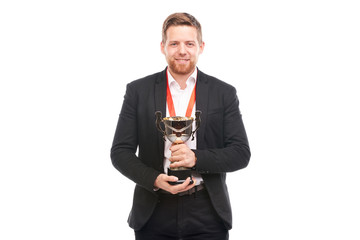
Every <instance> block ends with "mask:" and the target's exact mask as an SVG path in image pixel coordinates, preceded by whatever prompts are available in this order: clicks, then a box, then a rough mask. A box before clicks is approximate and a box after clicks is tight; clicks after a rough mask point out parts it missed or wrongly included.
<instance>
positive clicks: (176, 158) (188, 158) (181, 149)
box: [169, 144, 196, 168]
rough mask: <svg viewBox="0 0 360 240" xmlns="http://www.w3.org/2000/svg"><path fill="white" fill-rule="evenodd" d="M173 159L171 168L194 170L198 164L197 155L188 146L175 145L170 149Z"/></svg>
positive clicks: (171, 158)
mask: <svg viewBox="0 0 360 240" xmlns="http://www.w3.org/2000/svg"><path fill="white" fill-rule="evenodd" d="M170 151H171V157H170V159H169V160H170V162H172V163H171V164H170V167H171V168H176V167H187V168H192V167H194V166H195V164H196V157H195V153H194V152H193V151H191V149H190V148H189V147H188V146H187V145H186V144H173V145H172V146H171V147H170Z"/></svg>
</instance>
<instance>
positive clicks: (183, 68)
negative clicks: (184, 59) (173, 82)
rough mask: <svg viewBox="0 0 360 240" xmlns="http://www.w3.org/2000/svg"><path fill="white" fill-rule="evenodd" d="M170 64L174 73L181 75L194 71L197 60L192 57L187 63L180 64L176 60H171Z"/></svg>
mask: <svg viewBox="0 0 360 240" xmlns="http://www.w3.org/2000/svg"><path fill="white" fill-rule="evenodd" d="M168 64H169V68H170V70H171V71H172V72H173V73H175V74H180V75H183V74H190V73H192V72H193V71H194V69H195V66H196V62H195V61H193V60H191V59H190V60H189V62H188V63H187V64H178V63H176V61H175V60H169V61H168Z"/></svg>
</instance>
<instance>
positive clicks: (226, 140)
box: [111, 69, 250, 230]
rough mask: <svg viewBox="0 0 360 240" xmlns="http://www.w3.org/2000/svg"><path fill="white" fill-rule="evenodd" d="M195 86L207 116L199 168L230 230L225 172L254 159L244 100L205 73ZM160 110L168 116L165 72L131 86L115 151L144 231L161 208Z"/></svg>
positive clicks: (133, 215) (133, 222)
mask: <svg viewBox="0 0 360 240" xmlns="http://www.w3.org/2000/svg"><path fill="white" fill-rule="evenodd" d="M196 84H197V85H196V109H197V110H200V111H201V112H202V114H201V126H200V129H199V130H198V132H197V149H196V150H193V151H194V152H195V155H196V157H197V164H196V169H197V171H198V172H199V173H201V175H202V177H203V179H204V183H205V185H206V188H207V190H208V192H209V195H210V198H211V202H212V204H213V206H214V208H215V210H216V211H217V213H218V214H219V216H220V217H221V218H222V219H223V221H224V224H225V226H226V227H227V228H228V229H231V226H232V215H231V206H230V201H229V195H228V190H227V186H226V182H225V180H226V172H232V171H235V170H238V169H241V168H244V167H246V166H247V165H248V162H249V159H250V149H249V144H248V140H247V136H246V133H245V129H244V125H243V122H242V118H241V114H240V110H239V101H238V98H237V96H236V90H235V88H234V87H232V86H231V85H229V84H226V83H224V82H222V81H220V80H218V79H216V78H214V77H211V76H209V75H206V74H204V73H202V72H201V71H198V76H197V83H196ZM156 111H161V112H162V113H163V115H165V113H166V69H165V70H164V71H162V72H159V73H156V74H153V75H150V76H147V77H145V78H142V79H139V80H136V81H133V82H131V83H129V84H128V85H127V89H126V94H125V97H124V102H123V106H122V109H121V113H120V116H119V121H118V125H117V129H116V133H115V137H114V141H113V146H112V148H111V159H112V163H113V165H114V166H115V168H116V169H118V170H119V171H120V172H121V173H122V174H123V175H125V176H126V177H128V178H129V179H131V180H133V181H134V182H135V183H136V187H135V192H134V200H133V206H132V210H131V212H130V216H129V219H128V222H129V225H130V227H132V228H133V229H135V230H139V229H141V227H142V226H143V225H144V224H145V223H146V222H147V221H148V219H149V218H150V216H151V214H152V212H153V210H154V208H155V206H156V203H157V200H158V193H157V192H155V191H154V190H153V189H154V186H153V184H154V182H155V179H156V178H157V176H158V175H159V174H160V173H162V172H163V161H164V141H163V139H162V135H161V133H160V132H159V131H158V130H157V128H156V126H155V112H156ZM137 150H138V153H137Z"/></svg>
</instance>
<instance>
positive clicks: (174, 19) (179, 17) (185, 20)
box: [162, 13, 202, 44]
mask: <svg viewBox="0 0 360 240" xmlns="http://www.w3.org/2000/svg"><path fill="white" fill-rule="evenodd" d="M183 25H185V26H192V27H195V28H196V31H197V39H198V42H199V44H201V43H202V33H201V25H200V23H199V21H198V20H196V18H195V17H194V16H192V15H191V14H188V13H173V14H171V15H170V16H168V17H167V18H166V19H165V21H164V24H163V28H162V42H163V43H164V44H165V42H166V31H167V30H168V29H169V27H171V26H183Z"/></svg>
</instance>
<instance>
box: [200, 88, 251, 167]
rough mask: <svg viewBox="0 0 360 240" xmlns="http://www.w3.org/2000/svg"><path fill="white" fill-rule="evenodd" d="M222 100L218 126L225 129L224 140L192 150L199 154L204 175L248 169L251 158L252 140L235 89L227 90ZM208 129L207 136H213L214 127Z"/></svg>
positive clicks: (219, 128) (222, 130) (222, 129)
mask: <svg viewBox="0 0 360 240" xmlns="http://www.w3.org/2000/svg"><path fill="white" fill-rule="evenodd" d="M223 99H224V101H223V110H222V122H220V123H219V125H218V129H217V130H218V131H221V132H222V134H221V137H220V138H221V139H220V140H219V142H221V143H220V144H217V146H207V149H198V150H193V151H194V152H195V155H196V157H197V163H196V170H197V171H198V172H199V173H202V174H207V173H223V172H233V171H236V170H239V169H242V168H245V167H246V166H247V165H248V163H249V160H250V155H251V154H250V148H249V143H248V139H247V135H246V132H245V128H244V124H243V121H242V117H241V114H240V109H239V100H238V98H237V95H236V90H235V88H233V87H231V88H230V89H227V91H226V93H224V94H223ZM205 131H206V133H205V138H206V137H207V136H210V135H211V133H210V132H211V131H212V130H211V129H206V130H205ZM208 131H209V132H208ZM211 137H213V135H211Z"/></svg>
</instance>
